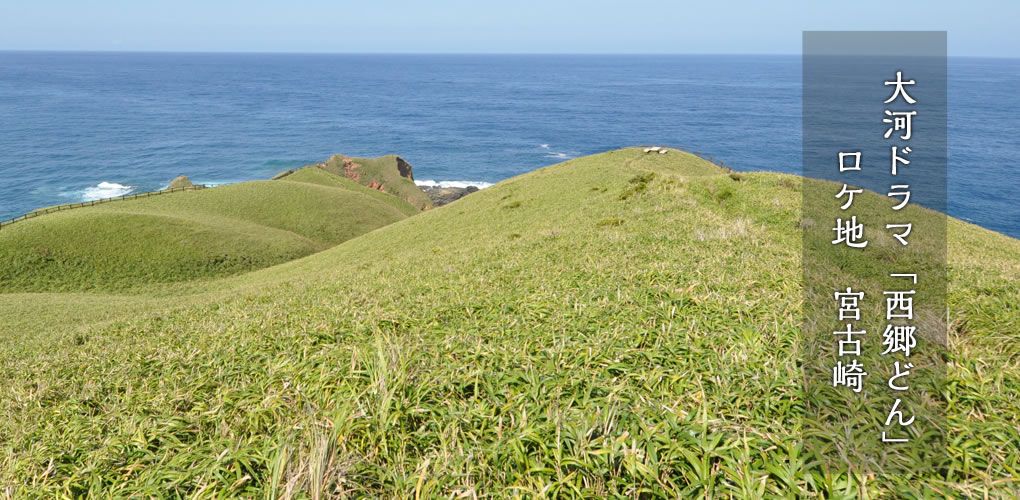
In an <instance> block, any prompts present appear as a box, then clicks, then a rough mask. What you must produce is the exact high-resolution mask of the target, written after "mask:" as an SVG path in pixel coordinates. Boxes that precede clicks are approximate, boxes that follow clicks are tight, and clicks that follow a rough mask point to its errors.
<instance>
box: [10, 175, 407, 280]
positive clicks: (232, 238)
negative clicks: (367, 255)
mask: <svg viewBox="0 0 1020 500" xmlns="http://www.w3.org/2000/svg"><path fill="white" fill-rule="evenodd" d="M316 173H318V174H319V175H318V176H317V177H316V176H314V175H312V174H311V173H307V172H305V169H303V170H302V171H299V172H297V173H295V175H291V176H289V177H287V178H286V179H283V180H274V181H252V182H243V183H238V184H231V185H224V186H218V187H215V188H207V189H201V190H190V191H183V192H173V193H168V194H165V195H163V196H153V197H138V198H133V199H128V200H123V201H115V202H111V203H106V204H101V205H96V206H87V207H83V208H77V209H72V210H67V211H60V212H55V213H52V214H46V215H43V216H40V217H36V218H33V219H28V220H26V221H23V222H19V223H17V224H13V225H11V226H9V227H7V228H5V229H4V230H3V231H2V232H0V292H12V291H32V292H40V291H68V290H122V289H126V288H131V287H135V286H139V285H145V284H151V283H172V282H182V281H189V280H196V279H207V278H215V277H222V276H228V275H233V274H239V273H243V272H247V271H252V270H255V269H260V268H264V267H269V266H273V265H276V264H280V263H282V262H286V261H289V260H294V259H296V258H300V257H304V256H306V255H310V254H313V253H315V252H318V251H321V250H324V249H326V248H329V247H332V246H334V245H336V244H338V243H341V242H343V241H346V240H348V239H350V238H353V237H355V236H358V235H361V234H364V233H367V232H369V231H372V230H374V229H377V228H379V227H382V226H385V225H387V224H390V223H393V222H396V221H398V220H402V219H404V218H406V217H408V216H410V215H412V214H415V213H418V210H417V209H416V208H414V207H413V206H411V205H410V204H409V203H407V202H405V201H403V200H401V199H399V198H397V197H395V196H391V195H388V194H386V193H383V192H380V191H377V190H375V189H371V188H369V187H365V186H362V185H360V184H358V183H356V182H353V181H350V180H348V179H346V178H342V177H338V176H336V175H334V174H331V173H328V172H325V171H321V170H319V171H317V172H316ZM188 187H193V185H192V184H191V182H190V181H189V180H188V179H187V178H186V177H183V176H182V177H179V178H177V179H175V180H174V182H173V183H171V188H170V189H175V188H176V189H181V188H188Z"/></svg>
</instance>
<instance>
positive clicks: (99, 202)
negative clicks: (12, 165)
mask: <svg viewBox="0 0 1020 500" xmlns="http://www.w3.org/2000/svg"><path fill="white" fill-rule="evenodd" d="M207 187H208V186H205V185H202V184H198V185H195V186H189V187H179V188H173V189H163V190H160V191H149V192H148V193H138V194H125V195H123V196H115V197H113V198H102V199H98V200H92V201H81V202H78V203H69V204H67V205H57V206H55V207H49V208H40V209H39V210H34V211H31V212H29V213H27V214H25V215H21V216H18V217H14V218H13V219H7V220H5V221H0V229H3V228H5V227H7V226H9V225H11V224H14V223H15V222H21V221H23V220H28V219H32V218H35V217H39V216H40V215H46V214H52V213H55V212H63V211H64V210H71V209H75V208H83V207H94V206H96V205H102V204H103V203H109V202H111V201H123V200H134V199H138V198H149V197H152V196H161V195H164V194H170V193H178V192H181V191H194V190H197V189H206V188H207Z"/></svg>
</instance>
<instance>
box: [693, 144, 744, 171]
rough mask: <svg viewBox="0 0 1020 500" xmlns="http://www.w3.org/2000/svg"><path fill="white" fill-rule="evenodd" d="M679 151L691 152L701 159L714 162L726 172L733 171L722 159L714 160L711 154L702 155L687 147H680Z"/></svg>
mask: <svg viewBox="0 0 1020 500" xmlns="http://www.w3.org/2000/svg"><path fill="white" fill-rule="evenodd" d="M680 151H683V152H685V153H690V154H692V155H694V156H697V157H698V158H701V159H702V160H707V161H709V162H711V163H713V164H715V165H716V166H719V167H721V168H725V169H726V171H727V172H733V169H732V168H730V167H729V166H727V165H726V164H725V163H723V162H722V160H716V159H715V158H713V157H712V155H704V154H701V152H700V151H691V150H690V149H687V148H680Z"/></svg>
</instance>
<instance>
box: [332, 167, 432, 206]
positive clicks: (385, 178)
mask: <svg viewBox="0 0 1020 500" xmlns="http://www.w3.org/2000/svg"><path fill="white" fill-rule="evenodd" d="M345 158H348V159H350V160H352V161H353V162H354V164H355V165H357V167H356V168H354V169H353V171H352V174H351V175H353V176H356V177H357V182H359V183H361V184H362V185H365V186H371V187H373V189H378V190H380V191H384V192H387V193H390V194H392V195H394V196H396V197H398V198H400V199H402V200H404V201H407V202H408V203H410V204H411V205H413V206H414V207H415V208H417V209H418V210H427V209H429V208H432V201H431V200H430V199H429V197H428V196H427V195H426V194H425V193H424V192H423V191H422V190H421V189H420V188H419V187H418V186H416V185H415V184H414V179H413V178H411V177H410V175H408V176H403V175H401V167H405V168H407V169H408V173H410V168H411V167H410V165H409V164H407V162H405V161H404V160H403V159H402V158H400V157H399V156H397V155H386V156H380V157H379V158H353V157H346V156H342V155H334V156H332V157H330V158H329V159H328V160H326V162H325V163H322V164H321V168H322V169H323V170H325V171H327V172H330V173H333V174H336V175H338V176H341V177H347V176H348V173H347V170H348V169H347V168H345V166H344V159H345Z"/></svg>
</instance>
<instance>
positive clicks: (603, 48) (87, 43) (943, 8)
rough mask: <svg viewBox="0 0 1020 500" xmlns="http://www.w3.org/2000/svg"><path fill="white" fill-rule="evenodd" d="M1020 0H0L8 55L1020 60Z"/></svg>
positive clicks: (1, 46) (1, 40) (1, 35)
mask: <svg viewBox="0 0 1020 500" xmlns="http://www.w3.org/2000/svg"><path fill="white" fill-rule="evenodd" d="M1018 19H1020V2H1016V1H998V2H990V1H985V2H979V1H960V0H957V1H951V2H949V1H928V2H920V1H895V0H892V1H890V0H885V1H875V0H852V1H843V2H837V1H826V0H812V1H807V0H803V1H801V0H798V1H766V0H758V1H750V0H748V1H734V2H722V1H718V0H716V1H713V0H702V1H698V2H680V1H676V0H656V1H651V0H630V1H619V0H617V1H605V0H585V1H558V2H557V1H545V2H542V1H532V0H515V1H512V2H500V3H496V2H493V1H491V0H430V1H422V0H415V1H412V0H390V1H387V0H378V1H374V2H372V1H359V2H351V1H335V0H334V1H329V0H290V1H282V0H278V1H263V0H247V1H240V0H174V1H161V0H153V1H144V0H143V1H138V0H131V1H128V0H89V1H84V0H0V50H143V51H150V50H153V51H254V52H471V53H476V52H500V53H502V52H516V53H520V52H525V53H546V52H551V53H709V54H713V53H740V54H758V53H767V54H798V53H800V44H801V31H802V30H805V29H809V30H845V29H849V30H917V29H929V30H948V31H949V53H950V55H969V56H996V57H1002V56H1005V57H1020V29H1017V20H1018Z"/></svg>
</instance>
